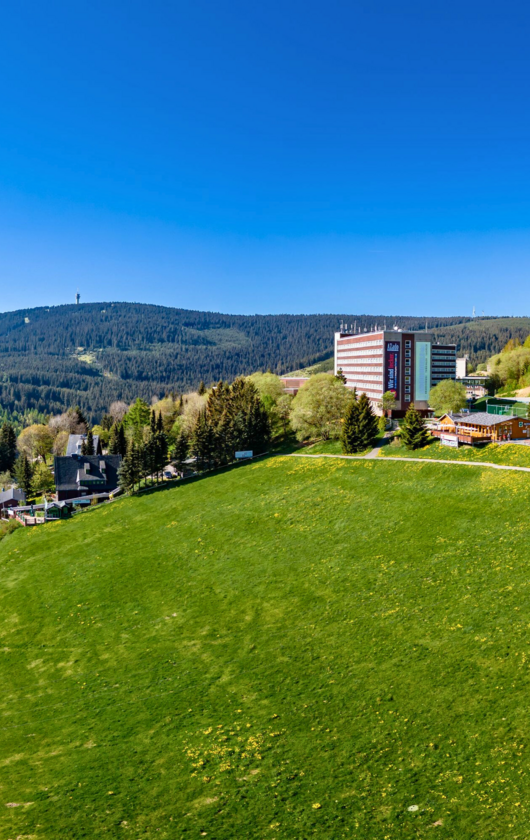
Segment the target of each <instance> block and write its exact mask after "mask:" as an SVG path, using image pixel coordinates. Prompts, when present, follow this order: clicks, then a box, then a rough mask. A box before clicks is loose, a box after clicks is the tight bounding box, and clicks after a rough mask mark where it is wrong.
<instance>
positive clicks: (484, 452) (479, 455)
mask: <svg viewBox="0 0 530 840" xmlns="http://www.w3.org/2000/svg"><path fill="white" fill-rule="evenodd" d="M379 455H381V456H392V457H394V458H430V459H434V460H442V461H443V460H445V461H476V462H479V463H480V462H487V463H490V464H500V465H502V466H507V467H510V466H511V467H530V446H524V445H522V444H518V443H487V444H485V445H484V446H459V447H458V449H453V448H451V447H450V446H442V444H441V443H439V442H438V441H437V440H436V441H435V440H432V441H431V442H430V443H429V444H427V446H424V447H423V448H422V449H415V450H414V451H411V450H410V449H407V448H406V447H405V446H390V445H389V444H386V445H385V446H382V447H381V449H380V451H379Z"/></svg>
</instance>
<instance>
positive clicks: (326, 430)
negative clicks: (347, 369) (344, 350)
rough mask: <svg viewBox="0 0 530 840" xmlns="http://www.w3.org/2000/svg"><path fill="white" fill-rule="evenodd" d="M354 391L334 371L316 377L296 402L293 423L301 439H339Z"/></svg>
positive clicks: (305, 387) (292, 411)
mask: <svg viewBox="0 0 530 840" xmlns="http://www.w3.org/2000/svg"><path fill="white" fill-rule="evenodd" d="M349 397H350V392H349V391H348V389H347V388H346V387H345V385H344V384H343V383H342V382H340V381H339V380H338V379H336V378H335V377H334V376H333V374H330V373H318V374H316V376H312V377H311V378H310V379H309V380H308V381H307V382H306V383H305V384H304V385H303V386H302V387H301V388H300V390H299V391H298V393H297V395H296V396H295V397H294V399H293V402H292V410H291V425H292V427H293V429H294V431H295V432H296V435H297V437H298V439H299V440H305V439H306V438H310V437H321V438H323V439H324V440H327V439H328V438H338V437H339V436H340V430H341V420H342V419H343V417H344V414H345V411H346V408H347V405H348V400H349Z"/></svg>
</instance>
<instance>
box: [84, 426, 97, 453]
mask: <svg viewBox="0 0 530 840" xmlns="http://www.w3.org/2000/svg"><path fill="white" fill-rule="evenodd" d="M93 454H94V433H93V431H92V427H91V426H89V427H88V428H87V432H86V437H85V439H84V441H83V443H82V444H81V455H93Z"/></svg>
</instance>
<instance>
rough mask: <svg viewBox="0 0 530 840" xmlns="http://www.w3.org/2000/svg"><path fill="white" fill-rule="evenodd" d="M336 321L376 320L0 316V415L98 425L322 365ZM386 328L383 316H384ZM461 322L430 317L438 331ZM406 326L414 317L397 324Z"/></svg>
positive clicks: (96, 309)
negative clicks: (184, 394) (77, 417)
mask: <svg viewBox="0 0 530 840" xmlns="http://www.w3.org/2000/svg"><path fill="white" fill-rule="evenodd" d="M342 317H347V320H348V323H350V322H351V323H354V322H357V325H358V326H359V327H360V328H361V329H364V328H367V329H369V328H371V327H372V326H373V324H374V323H375V322H376V321H378V322H379V323H381V321H383V320H384V316H382V315H378V316H370V315H349V316H340V317H339V316H338V315H252V316H246V315H223V314H220V313H216V312H195V311H188V310H185V309H174V308H171V307H164V306H149V305H145V304H133V303H87V304H81V305H79V306H75V305H74V306H56V307H50V308H42V307H41V308H39V309H25V310H19V311H17V312H5V313H3V314H2V313H0V409H8V410H9V411H11V412H13V411H17V412H23V411H25V410H26V409H37V410H39V411H42V412H52V413H53V412H60V411H62V410H64V408H65V407H67V406H69V405H76V404H77V405H80V406H81V408H83V410H84V411H85V412H86V413H87V414H88V415H89V416H90V417H91V418H92V419H93V420H96V419H99V417H100V416H101V414H102V413H103V412H104V411H105V410H106V409H107V408H108V406H109V404H110V403H111V402H112V401H113V400H117V399H124V400H127V401H130V400H133V399H135V398H136V397H137V396H141V397H143V398H144V399H146V400H148V401H150V399H151V397H152V396H153V395H157V396H160V395H162V394H163V393H164V392H166V391H171V390H175V389H176V390H179V391H182V390H186V389H189V388H195V387H197V386H198V384H199V382H200V381H201V380H204V381H205V382H206V383H207V384H210V383H211V382H215V381H218V380H219V379H233V378H235V377H236V376H238V375H241V374H243V375H244V374H250V373H253V372H254V371H257V370H267V369H268V368H269V367H270V368H271V369H272V370H274V371H276V372H277V373H285V372H286V371H289V370H294V369H296V368H303V367H306V366H307V365H311V364H314V363H317V362H320V361H321V360H323V359H326V358H329V356H330V355H331V354H332V353H333V333H334V331H335V330H336V329H338V327H339V323H340V320H341V318H342ZM387 319H388V320H389V321H392V320H393V318H392V316H387ZM463 320H465V319H463V318H439V319H437V320H435V321H434V322H433V324H435V325H437V326H438V327H440V328H444V327H446V326H448V325H451V324H454V323H460V322H462V321H463ZM400 323H402V324H403V326H408V327H410V328H411V329H418V328H420V327H422V326H423V324H424V320H422V319H420V318H401V319H400Z"/></svg>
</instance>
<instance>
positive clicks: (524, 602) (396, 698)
mask: <svg viewBox="0 0 530 840" xmlns="http://www.w3.org/2000/svg"><path fill="white" fill-rule="evenodd" d="M529 501H530V476H527V475H526V474H525V473H511V472H497V471H494V470H488V469H484V470H482V469H473V470H456V469H454V468H452V467H450V466H444V465H441V464H436V463H434V462H432V461H430V462H429V461H426V462H425V463H421V464H418V463H405V462H403V463H399V462H390V461H385V460H384V459H383V458H378V459H375V460H372V461H362V460H361V461H348V460H343V459H325V458H322V459H312V458H307V459H304V458H290V457H275V458H270V459H267V460H263V461H262V462H260V463H254V464H247V465H244V466H240V467H238V468H234V469H231V470H227V471H225V472H223V473H220V474H217V475H211V476H209V477H206V478H203V479H201V480H198V481H194V482H190V483H187V484H184V485H182V486H179V487H176V488H174V489H164V490H161V491H159V492H153V493H152V494H151V495H146V496H143V497H141V498H131V499H123V500H120V501H117V502H114V503H113V504H111V505H107V506H105V507H103V508H100V509H95V510H91V511H88V512H86V513H83V514H82V515H80V516H77V517H75V518H74V519H73V520H71V521H67V522H61V523H53V524H50V525H46V526H42V527H40V528H35V529H29V528H28V529H19V530H17V531H16V532H14V533H13V534H10V535H8V536H6V538H5V539H4V540H2V542H1V543H0V633H1V638H0V685H1V686H2V692H1V696H0V703H1V720H0V838H2V840H8V838H11V840H15V838H19V840H22V838H24V840H30V838H31V840H63V838H64V840H78V838H101V837H109V838H131V840H144V839H145V838H149V840H154V839H155V838H159V840H162V839H163V838H167V840H170V839H171V840H174V838H200V837H206V838H209V840H234V838H245V840H247V839H248V840H304V839H305V838H311V837H315V838H319V840H322V839H323V838H324V839H325V840H338V838H343V837H344V838H358V840H409V838H410V840H412V838H414V840H417V838H425V839H426V840H430V838H444V840H457V839H458V840H472V838H473V840H476V838H492V840H493V838H496V839H498V838H503V840H504V839H505V838H509V839H510V840H523V838H528V837H529V836H530V828H529V826H530V777H529V770H528V750H529V747H530V724H529V717H528V698H529V696H530V672H529V665H530V637H529V630H528V628H529V626H530V599H529V595H530V576H529V574H528V557H529V554H528V544H529V536H530V522H529V516H528V511H529Z"/></svg>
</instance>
